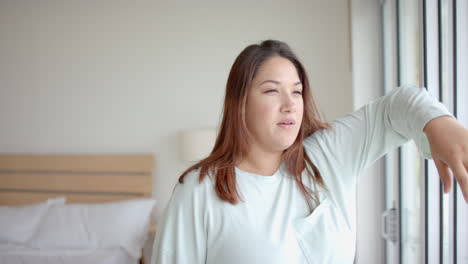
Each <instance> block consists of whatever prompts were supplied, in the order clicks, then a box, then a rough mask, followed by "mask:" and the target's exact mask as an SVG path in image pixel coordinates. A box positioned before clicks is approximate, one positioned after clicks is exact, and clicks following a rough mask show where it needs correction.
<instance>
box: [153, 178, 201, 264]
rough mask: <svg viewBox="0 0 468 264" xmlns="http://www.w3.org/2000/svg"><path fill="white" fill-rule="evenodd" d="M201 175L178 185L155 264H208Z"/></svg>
mask: <svg viewBox="0 0 468 264" xmlns="http://www.w3.org/2000/svg"><path fill="white" fill-rule="evenodd" d="M202 188H203V185H202V184H198V174H197V175H194V174H193V173H189V174H187V175H186V177H185V180H184V183H183V184H181V183H177V185H176V186H175V188H174V191H173V193H172V196H171V199H170V200H169V203H168V205H167V207H166V208H165V211H164V214H163V216H162V218H161V220H160V223H159V224H158V227H157V230H156V236H155V240H154V244H153V254H152V258H151V263H152V264H169V263H170V264H172V263H194V264H198V263H205V258H206V232H205V225H204V212H205V211H206V210H205V208H204V206H205V203H204V200H203V195H202V191H203V190H202Z"/></svg>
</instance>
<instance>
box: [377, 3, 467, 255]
mask: <svg viewBox="0 0 468 264" xmlns="http://www.w3.org/2000/svg"><path fill="white" fill-rule="evenodd" d="M382 19H383V23H382V25H383V37H384V40H383V43H384V47H383V50H384V60H385V67H384V68H385V73H384V76H385V89H386V91H388V90H390V89H393V88H394V87H396V86H399V85H404V84H414V85H419V86H421V87H425V88H426V89H428V91H429V92H430V93H431V94H432V95H433V96H435V97H436V98H438V99H439V100H440V101H441V102H443V103H444V104H445V105H446V106H447V108H448V109H449V110H450V111H451V112H452V113H454V115H455V116H456V117H457V118H458V120H459V121H460V122H462V123H463V124H464V125H465V126H468V76H467V75H468V52H467V50H466V47H468V1H466V0H404V1H402V0H387V1H383V4H382ZM462 47H465V48H462ZM422 89H423V88H422ZM385 163H386V174H387V175H386V206H387V208H388V209H391V208H393V207H395V208H396V209H397V210H396V211H397V212H398V215H397V219H398V221H397V222H398V225H397V227H398V229H397V230H398V234H397V236H396V240H395V241H393V242H392V241H391V239H388V236H387V243H386V263H443V264H451V263H459V264H461V263H468V250H467V249H468V226H467V224H466V223H468V206H467V205H466V203H465V201H464V199H463V195H462V193H461V190H460V188H459V186H458V185H456V188H453V189H452V191H451V193H449V194H443V192H442V186H441V184H440V180H439V175H438V173H437V169H436V167H435V165H434V163H433V161H424V160H422V159H421V158H420V157H419V154H418V151H417V149H416V147H415V145H414V143H408V144H406V145H404V146H402V147H401V148H400V149H399V150H398V151H396V152H395V153H392V154H389V155H387V157H386V160H385ZM385 229H388V228H387V227H385Z"/></svg>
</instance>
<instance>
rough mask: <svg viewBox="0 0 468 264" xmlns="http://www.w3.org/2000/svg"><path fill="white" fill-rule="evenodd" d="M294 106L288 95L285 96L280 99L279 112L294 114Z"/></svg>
mask: <svg viewBox="0 0 468 264" xmlns="http://www.w3.org/2000/svg"><path fill="white" fill-rule="evenodd" d="M295 111H296V104H295V102H294V100H293V98H292V96H290V95H285V96H284V97H283V99H282V105H281V112H295Z"/></svg>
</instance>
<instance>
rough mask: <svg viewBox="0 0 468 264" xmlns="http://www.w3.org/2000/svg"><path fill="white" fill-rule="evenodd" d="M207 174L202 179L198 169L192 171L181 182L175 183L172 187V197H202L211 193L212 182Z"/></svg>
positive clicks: (210, 176)
mask: <svg viewBox="0 0 468 264" xmlns="http://www.w3.org/2000/svg"><path fill="white" fill-rule="evenodd" d="M212 178H213V177H212V175H211V174H210V173H209V172H208V173H207V174H206V175H205V176H204V177H201V175H200V169H193V170H191V171H189V172H188V173H187V174H185V176H184V177H183V181H182V182H179V181H178V182H177V183H176V185H175V187H174V195H176V196H180V197H184V198H194V197H195V196H204V195H206V194H211V193H212V192H213V187H214V181H213V179H212Z"/></svg>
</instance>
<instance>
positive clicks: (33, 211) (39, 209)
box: [0, 197, 66, 244]
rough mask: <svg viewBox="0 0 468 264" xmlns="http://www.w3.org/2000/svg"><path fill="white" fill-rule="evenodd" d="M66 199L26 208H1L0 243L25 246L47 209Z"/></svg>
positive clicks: (54, 199)
mask: <svg viewBox="0 0 468 264" xmlns="http://www.w3.org/2000/svg"><path fill="white" fill-rule="evenodd" d="M65 200H66V199H65V197H59V198H53V199H49V200H47V201H44V202H40V203H35V204H31V205H24V206H0V243H16V244H24V243H27V242H28V240H29V239H30V238H31V237H32V236H33V235H34V233H35V232H36V230H37V228H38V226H39V224H40V222H41V220H42V218H43V217H44V215H45V214H46V213H47V209H48V208H49V207H50V206H51V205H54V204H65Z"/></svg>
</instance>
